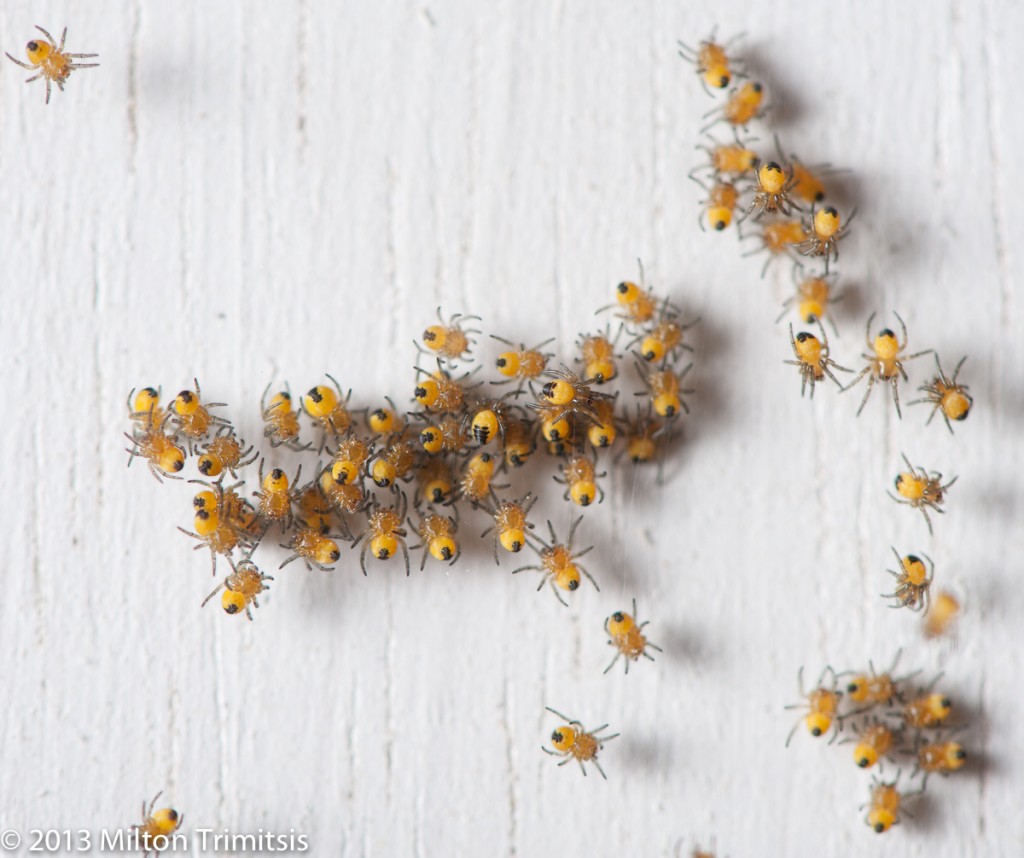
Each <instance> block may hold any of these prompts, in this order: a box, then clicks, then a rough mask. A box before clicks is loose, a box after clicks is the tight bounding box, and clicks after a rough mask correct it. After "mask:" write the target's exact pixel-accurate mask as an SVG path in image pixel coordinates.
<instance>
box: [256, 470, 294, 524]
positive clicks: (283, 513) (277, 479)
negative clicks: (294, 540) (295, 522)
mask: <svg viewBox="0 0 1024 858" xmlns="http://www.w3.org/2000/svg"><path fill="white" fill-rule="evenodd" d="M301 471H302V466H301V465H300V466H299V468H298V470H297V471H296V473H295V482H296V483H297V482H298V478H299V474H300V473H301ZM260 486H261V490H260V491H257V492H254V493H253V494H254V495H255V496H256V497H257V498H259V505H258V506H257V512H258V514H259V517H260V519H261V520H262V521H263V522H264V523H265V524H267V525H269V524H273V523H278V524H280V525H281V526H282V527H288V526H290V525H291V521H292V503H293V502H294V501H296V500H297V499H298V493H297V491H296V490H295V489H293V488H292V486H291V484H289V482H288V477H287V476H286V475H285V472H284V471H282V470H281V469H280V468H274V469H273V470H272V471H271V472H270V473H269V474H267V475H266V477H264V476H263V463H262V462H260Z"/></svg>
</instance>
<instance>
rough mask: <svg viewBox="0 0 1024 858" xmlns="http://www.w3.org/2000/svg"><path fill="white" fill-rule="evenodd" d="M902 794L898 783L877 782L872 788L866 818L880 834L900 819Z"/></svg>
mask: <svg viewBox="0 0 1024 858" xmlns="http://www.w3.org/2000/svg"><path fill="white" fill-rule="evenodd" d="M901 801H902V799H901V796H900V793H899V790H897V789H896V784H895V783H891V784H885V783H876V784H874V785H873V786H872V788H871V805H870V809H869V810H868V816H867V819H866V820H865V821H866V822H867V824H868V825H870V826H871V827H872V828H873V829H874V830H875V831H876V832H878V833H879V834H881V833H883V832H885V831H888V830H889V829H890V828H892V826H894V825H895V824H896V823H898V822H899V821H900V804H901Z"/></svg>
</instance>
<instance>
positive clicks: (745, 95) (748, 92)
mask: <svg viewBox="0 0 1024 858" xmlns="http://www.w3.org/2000/svg"><path fill="white" fill-rule="evenodd" d="M763 101H764V87H763V86H761V84H759V83H755V82H752V81H748V82H747V83H745V84H743V85H742V86H741V87H739V89H736V90H733V92H732V94H731V95H730V96H729V100H728V101H727V102H726V103H725V106H724V107H723V108H722V112H723V116H724V118H725V121H726V122H728V123H729V124H730V125H732V126H734V127H742V126H745V125H747V124H748V123H749V122H750V121H751V120H752V119H755V118H756V117H757V115H758V112H759V111H760V110H761V104H762V102H763Z"/></svg>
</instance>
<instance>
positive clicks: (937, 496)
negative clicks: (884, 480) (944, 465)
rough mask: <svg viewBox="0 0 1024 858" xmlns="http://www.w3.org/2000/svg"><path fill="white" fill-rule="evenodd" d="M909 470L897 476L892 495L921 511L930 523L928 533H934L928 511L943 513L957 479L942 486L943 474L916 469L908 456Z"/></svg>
mask: <svg viewBox="0 0 1024 858" xmlns="http://www.w3.org/2000/svg"><path fill="white" fill-rule="evenodd" d="M903 461H904V462H905V463H906V466H907V468H908V470H906V471H903V472H901V473H900V474H898V475H897V476H896V480H895V486H896V492H897V494H898V495H899V497H896V495H890V496H891V497H892V498H893V500H895V501H896V502H897V503H902V504H906V505H907V506H911V507H913V508H914V509H919V510H921V513H922V514H923V515H924V520H925V521H926V522H927V523H928V532H929V533H931V532H932V520H931V518H930V517H929V516H928V510H929V509H932V510H934V511H935V512H938V513H941V512H943V509H942V504H943V502H944V501H945V499H946V490H947V489H949V487H950V486H951V485H953V483H955V482H956V480H957V478H956V477H953V479H951V480H950V481H949V482H948V483H946V484H945V485H943V484H942V474H940V473H934V474H930V473H928V471H926V470H924V469H923V468H915V467H914V466H913V465H911V464H910V460H909V459H907V457H906V456H904V457H903Z"/></svg>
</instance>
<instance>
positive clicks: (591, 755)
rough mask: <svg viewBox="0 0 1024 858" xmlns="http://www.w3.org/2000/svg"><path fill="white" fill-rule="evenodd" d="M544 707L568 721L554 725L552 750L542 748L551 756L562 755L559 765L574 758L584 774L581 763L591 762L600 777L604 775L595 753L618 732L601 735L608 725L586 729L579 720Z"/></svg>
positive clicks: (583, 767) (585, 771) (584, 769)
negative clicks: (557, 725)
mask: <svg viewBox="0 0 1024 858" xmlns="http://www.w3.org/2000/svg"><path fill="white" fill-rule="evenodd" d="M546 708H547V710H548V711H549V712H552V713H554V714H555V715H557V716H558V717H559V718H561V719H563V720H564V721H568V722H569V723H567V724H565V725H562V726H559V727H556V728H555V730H554V731H553V732H552V733H551V747H552V748H554V750H549V749H548V748H544V749H543V750H544V751H545V752H546V753H548V754H551V755H553V756H561V757H564V758H565V759H564V760H562V762H560V763H559V764H558V765H560V766H564V765H565V764H566V763H568V762H571V761H572V760H576V761H577V762H578V763H579V765H580V769H581V770H582V771H583V774H584V775H585V774H586V773H587V770H586V767H585V766H584V765H583V764H584V763H593V764H594V765H595V766H596V768H597V770H598V771H599V772H600V773H601V777H606V776H605V773H604V770H603V769H602V768H601V765H600V763H598V761H597V754H598V752H599V751H600V750H601V748H602V747H603V745H604V743H605V742H610V741H611V740H612V739H614V738H616V736H618V735H619V734H618V733H614V734H613V735H611V736H601V735H600V733H601V731H602V730H604V729H605V728H606V727H607V726H608V725H607V724H602V725H601V726H600V727H598V728H597V729H596V730H587V729H586V728H585V727H584V726H583V725H582V724H581V723H580V722H579V721H576V720H574V719H572V718H569V717H567V716H565V715H563V714H562V713H561V712H558V711H556V710H554V709H552V708H551V707H550V706H548V707H546Z"/></svg>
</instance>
